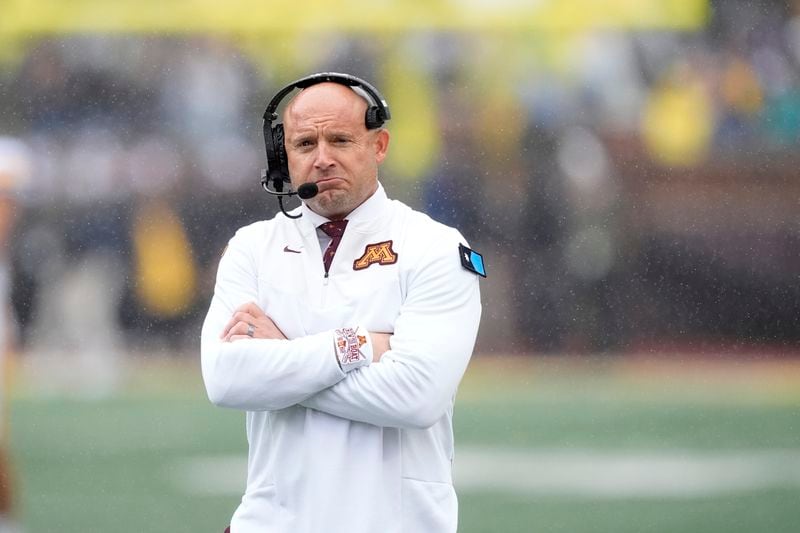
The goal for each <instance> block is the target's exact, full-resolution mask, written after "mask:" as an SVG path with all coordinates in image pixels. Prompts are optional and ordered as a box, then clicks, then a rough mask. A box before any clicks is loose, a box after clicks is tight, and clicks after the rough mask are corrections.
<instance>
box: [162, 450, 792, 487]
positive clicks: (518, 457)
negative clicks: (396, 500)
mask: <svg viewBox="0 0 800 533" xmlns="http://www.w3.org/2000/svg"><path fill="white" fill-rule="evenodd" d="M246 472H247V458H246V457H244V456H238V455H236V456H219V455H217V456H196V457H191V458H186V459H182V460H180V461H178V462H174V463H171V464H170V465H169V468H168V469H167V472H166V475H167V476H169V478H170V479H171V481H172V482H173V483H174V484H176V485H177V486H178V488H179V489H180V490H182V491H184V492H188V493H192V494H205V495H218V494H226V495H231V494H242V493H243V492H244V486H245V476H246ZM454 478H455V486H456V490H458V491H459V492H460V493H466V492H477V491H488V492H509V493H513V494H523V495H541V496H547V495H549V496H582V497H589V498H618V499H638V498H694V497H702V496H714V495H718V494H725V493H731V492H740V491H753V490H761V489H767V488H772V487H800V450H754V451H730V452H729V451H726V452H720V451H708V452H705V451H697V450H683V451H682V450H664V451H626V452H620V451H600V450H546V449H509V448H492V447H486V448H478V447H467V446H459V447H458V448H457V449H456V460H455V472H454Z"/></svg>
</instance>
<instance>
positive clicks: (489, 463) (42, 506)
mask: <svg viewBox="0 0 800 533" xmlns="http://www.w3.org/2000/svg"><path fill="white" fill-rule="evenodd" d="M132 368H133V370H132V371H130V372H129V373H128V374H127V375H128V378H127V379H126V381H125V386H124V387H123V388H122V389H121V390H120V392H119V393H118V394H115V395H113V396H111V397H108V398H105V399H96V398H95V399H88V398H81V397H80V396H76V395H74V394H67V393H57V392H53V391H50V392H49V393H48V394H47V395H43V394H41V393H40V392H37V391H39V390H40V389H39V388H37V386H36V384H35V379H33V378H32V377H31V376H32V375H34V374H35V372H34V371H31V370H30V369H28V370H27V371H26V372H23V373H22V374H23V376H22V378H21V379H20V380H19V382H18V383H17V386H16V388H15V391H14V394H13V400H12V403H11V427H12V432H11V435H12V446H13V454H14V459H15V463H16V471H17V472H16V473H17V477H18V478H19V481H20V485H21V488H22V494H21V510H22V516H23V519H24V520H23V523H24V525H25V529H26V531H27V532H28V533H46V532H59V533H78V532H81V533H85V532H115V533H133V532H150V531H153V532H176V533H177V532H206V531H208V532H218V533H221V531H222V529H223V528H224V527H225V525H227V520H228V518H229V517H230V515H231V513H232V512H233V510H234V508H235V506H236V503H237V500H238V498H239V495H240V491H241V489H242V487H243V483H244V479H243V477H242V476H243V469H244V466H245V451H246V443H245V438H244V428H243V425H244V424H243V416H242V415H241V414H240V413H237V412H233V411H227V410H223V409H219V408H216V407H214V406H212V405H211V404H209V403H208V402H207V400H206V398H205V395H204V392H203V389H202V385H201V382H200V378H199V370H198V368H197V365H196V364H195V363H193V362H191V361H186V360H182V359H172V360H155V361H153V360H150V361H149V362H147V363H146V364H141V365H134V366H133V367H132ZM455 424H456V438H457V453H456V467H455V475H456V485H457V489H458V492H459V497H460V526H459V531H460V532H463V533H479V532H501V533H512V532H565V533H581V532H609V533H624V532H632V533H633V532H664V533H667V532H669V533H675V532H681V533H688V532H698V533H700V532H704V533H715V532H719V533H735V532H742V533H744V532H748V533H750V532H771V533H773V532H774V533H777V532H787V533H788V532H797V531H800V361H771V362H770V361H767V362H758V361H752V360H751V361H749V362H742V361H737V362H729V363H725V362H721V361H716V362H697V361H689V360H675V359H673V360H671V362H654V361H652V360H650V361H648V360H636V359H633V360H632V359H625V360H623V359H596V360H583V359H523V358H516V359H494V358H493V359H488V358H477V359H475V360H474V361H473V365H472V366H471V367H470V370H469V372H468V374H467V376H466V378H465V381H464V382H463V384H462V387H461V390H460V392H459V396H458V400H457V404H456V415H455ZM420 533H428V532H420ZM431 533H435V532H431Z"/></svg>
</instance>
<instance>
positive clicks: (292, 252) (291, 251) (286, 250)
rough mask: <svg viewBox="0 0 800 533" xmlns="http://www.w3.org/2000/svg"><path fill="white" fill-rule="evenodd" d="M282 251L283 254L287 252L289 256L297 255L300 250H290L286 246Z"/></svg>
mask: <svg viewBox="0 0 800 533" xmlns="http://www.w3.org/2000/svg"><path fill="white" fill-rule="evenodd" d="M283 251H284V252H289V253H290V254H299V253H300V250H292V249H291V248H289V247H288V246H284V247H283Z"/></svg>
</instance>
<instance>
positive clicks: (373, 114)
mask: <svg viewBox="0 0 800 533" xmlns="http://www.w3.org/2000/svg"><path fill="white" fill-rule="evenodd" d="M381 115H382V113H381V109H380V108H379V107H378V106H375V105H371V106H369V107H368V108H367V114H366V116H365V117H364V124H365V125H366V126H367V129H368V130H374V129H377V128H380V127H381V126H383V123H384V120H383V117H382V116H381Z"/></svg>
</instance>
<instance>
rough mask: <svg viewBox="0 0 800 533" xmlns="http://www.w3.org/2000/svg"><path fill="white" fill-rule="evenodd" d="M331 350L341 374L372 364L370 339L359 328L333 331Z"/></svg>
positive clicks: (365, 332)
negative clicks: (334, 354)
mask: <svg viewBox="0 0 800 533" xmlns="http://www.w3.org/2000/svg"><path fill="white" fill-rule="evenodd" d="M333 349H334V352H335V353H336V360H337V361H338V362H339V367H340V368H341V369H342V371H343V372H350V371H351V370H355V369H356V368H361V367H362V366H367V365H369V364H370V363H371V362H372V339H371V338H370V336H369V332H368V331H367V330H366V329H365V328H363V327H361V326H358V327H355V328H341V329H336V330H334V331H333Z"/></svg>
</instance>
